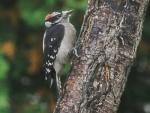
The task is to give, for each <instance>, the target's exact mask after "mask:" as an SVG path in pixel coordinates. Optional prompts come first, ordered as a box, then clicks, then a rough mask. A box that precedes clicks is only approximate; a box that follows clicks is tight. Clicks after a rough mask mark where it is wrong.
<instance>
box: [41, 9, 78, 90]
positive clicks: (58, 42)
mask: <svg viewBox="0 0 150 113" xmlns="http://www.w3.org/2000/svg"><path fill="white" fill-rule="evenodd" d="M71 12H72V11H62V12H61V13H59V12H53V13H51V14H48V15H47V16H46V17H45V26H46V31H45V33H44V37H43V53H44V72H45V79H46V80H48V81H49V82H50V84H52V83H53V79H56V83H57V88H58V91H59V93H60V92H61V81H60V76H61V74H62V70H63V67H64V64H66V63H67V62H68V61H69V53H70V52H71V51H72V49H73V47H74V43H75V39H76V30H75V28H74V26H73V25H72V24H71V23H70V22H69V17H70V15H71Z"/></svg>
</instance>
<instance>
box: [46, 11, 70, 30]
mask: <svg viewBox="0 0 150 113" xmlns="http://www.w3.org/2000/svg"><path fill="white" fill-rule="evenodd" d="M71 14H72V10H69V11H62V12H53V13H49V14H47V15H46V17H45V26H46V27H50V26H51V25H53V24H57V23H61V22H69V18H70V16H71Z"/></svg>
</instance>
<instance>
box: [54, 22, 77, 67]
mask: <svg viewBox="0 0 150 113" xmlns="http://www.w3.org/2000/svg"><path fill="white" fill-rule="evenodd" d="M63 25H64V26H65V33H64V38H63V40H62V43H61V45H60V48H59V50H58V54H57V56H56V62H57V61H58V62H59V63H62V64H65V63H67V60H68V53H69V52H70V51H71V50H72V48H73V46H74V43H75V39H76V30H75V28H74V26H73V25H72V24H71V23H63Z"/></svg>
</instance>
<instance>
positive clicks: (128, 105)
mask: <svg viewBox="0 0 150 113" xmlns="http://www.w3.org/2000/svg"><path fill="white" fill-rule="evenodd" d="M86 2H87V0H0V113H49V111H52V109H53V108H54V106H55V100H56V95H55V93H54V92H55V91H54V90H50V89H49V88H48V86H47V85H46V83H45V81H44V77H43V76H42V61H43V56H42V37H43V33H44V30H45V27H44V17H45V15H46V14H47V13H48V12H53V11H61V10H67V9H73V10H74V14H73V16H72V18H71V22H72V23H73V24H74V25H75V27H76V29H77V31H78V33H79V30H80V26H81V25H82V21H83V15H84V12H85V10H86V6H87V3H86ZM68 68H69V66H66V67H65V70H64V73H67V70H68ZM64 77H65V74H64ZM118 112H119V113H150V7H149V9H148V11H147V15H146V19H145V22H144V28H143V36H142V41H141V43H140V45H139V47H138V51H137V58H136V59H135V63H134V64H133V67H132V70H131V73H130V75H129V79H128V82H127V86H126V89H125V92H124V94H123V97H122V102H121V105H120V108H119V111H118Z"/></svg>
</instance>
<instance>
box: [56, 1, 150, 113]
mask: <svg viewBox="0 0 150 113" xmlns="http://www.w3.org/2000/svg"><path fill="white" fill-rule="evenodd" d="M148 2H149V0H89V1H88V9H87V11H86V14H85V17H84V22H83V25H82V29H81V33H80V36H79V40H78V43H77V47H78V53H79V55H80V57H79V58H74V59H73V65H72V70H71V72H70V75H69V78H68V80H67V82H66V86H65V89H64V94H63V95H62V97H61V98H60V99H59V101H58V103H57V106H56V110H55V113H116V111H117V108H118V106H119V103H120V98H121V95H122V93H123V91H124V87H125V84H126V81H127V76H128V73H129V71H130V68H131V65H132V63H133V60H134V58H135V56H136V50H137V46H138V44H139V42H140V40H141V34H142V26H143V20H144V14H145V10H146V8H147V5H148Z"/></svg>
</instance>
